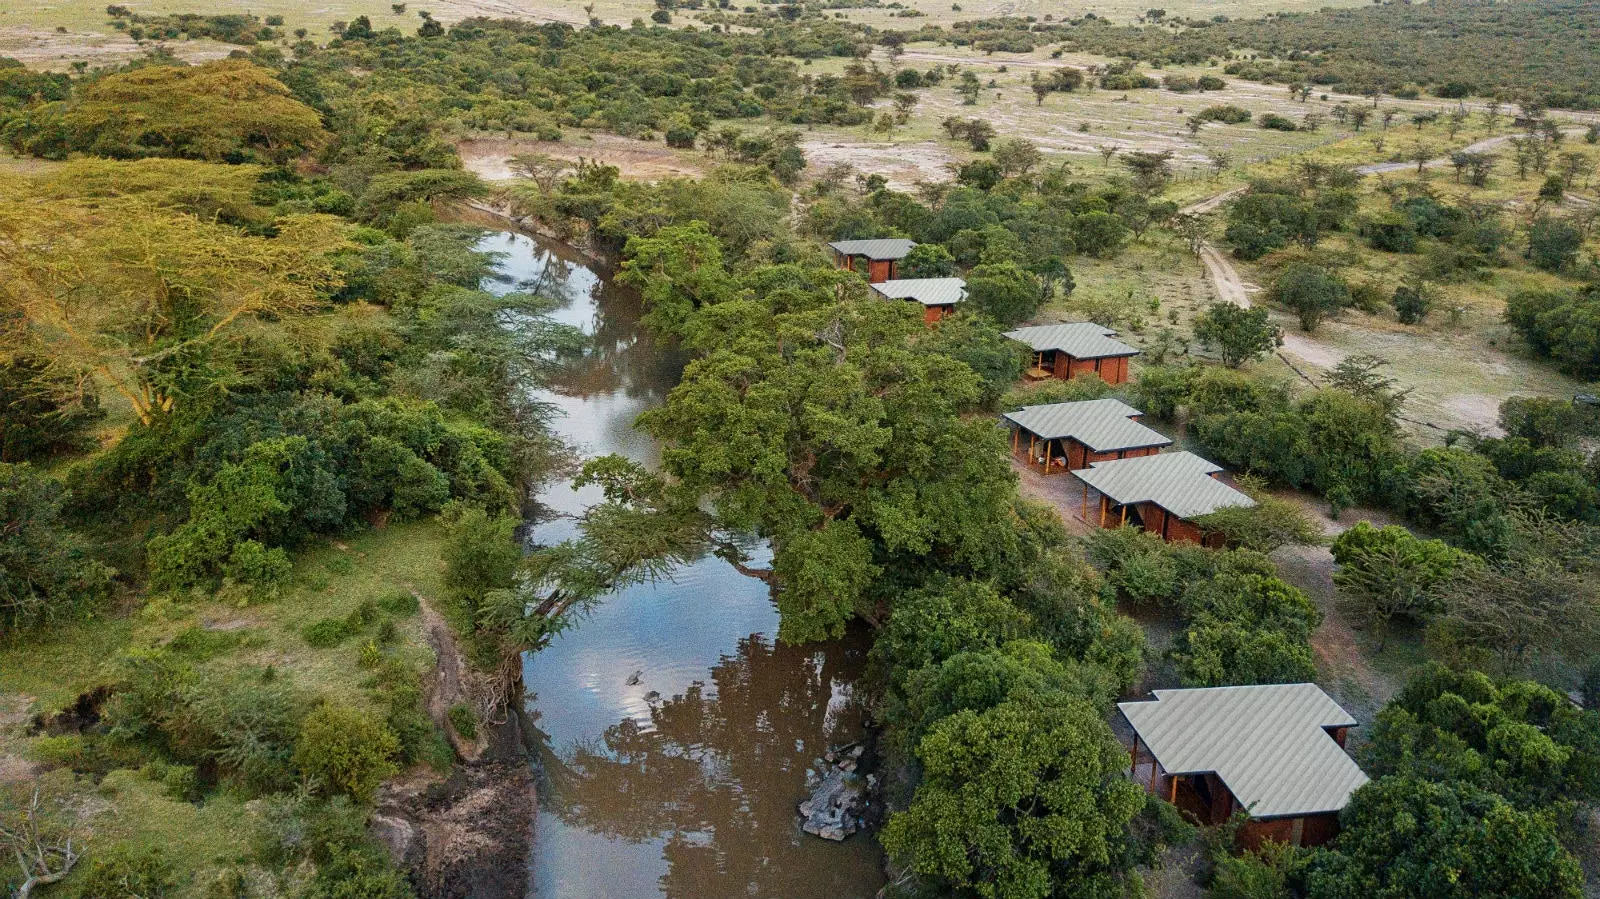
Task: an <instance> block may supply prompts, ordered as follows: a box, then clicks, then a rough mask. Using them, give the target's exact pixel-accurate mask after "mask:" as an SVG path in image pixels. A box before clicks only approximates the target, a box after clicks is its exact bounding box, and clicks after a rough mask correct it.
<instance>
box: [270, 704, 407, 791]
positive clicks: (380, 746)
mask: <svg viewBox="0 0 1600 899" xmlns="http://www.w3.org/2000/svg"><path fill="white" fill-rule="evenodd" d="M399 751H400V744H399V741H397V740H396V739H395V736H394V733H393V732H391V731H390V730H389V728H388V727H386V726H385V725H384V724H383V723H382V722H381V721H379V720H377V719H376V718H374V717H372V716H371V715H368V714H366V713H364V712H360V711H357V710H355V709H351V708H347V707H344V706H338V705H333V704H331V703H325V704H323V705H320V706H318V707H317V708H316V709H314V710H313V711H312V712H311V714H309V715H307V716H306V718H305V721H304V722H302V724H301V725H300V739H299V741H298V742H297V743H296V744H295V749H294V763H295V766H296V767H297V768H299V769H300V771H301V772H302V773H304V774H305V775H306V776H308V777H310V778H311V779H312V780H314V781H315V782H317V783H318V784H319V785H320V787H321V789H322V791H323V792H325V793H328V794H336V795H343V796H349V797H350V798H352V799H354V800H356V801H357V802H367V801H369V800H371V798H372V794H373V793H374V792H376V791H377V789H378V785H379V784H380V783H382V782H383V779H384V778H386V777H388V776H389V775H391V774H393V773H394V772H395V771H396V770H397V769H396V767H395V763H394V758H395V756H396V755H398V754H399Z"/></svg>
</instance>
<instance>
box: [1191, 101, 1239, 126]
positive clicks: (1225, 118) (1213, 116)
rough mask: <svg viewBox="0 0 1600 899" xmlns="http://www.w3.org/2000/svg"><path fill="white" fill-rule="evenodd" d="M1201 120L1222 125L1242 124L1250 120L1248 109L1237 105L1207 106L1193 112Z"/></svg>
mask: <svg viewBox="0 0 1600 899" xmlns="http://www.w3.org/2000/svg"><path fill="white" fill-rule="evenodd" d="M1195 116H1196V117H1197V118H1199V119H1200V121H1202V122H1221V123H1222V124H1224V125H1242V124H1244V123H1245V122H1248V121H1250V110H1248V109H1244V108H1242V107H1239V106H1231V105H1225V106H1207V107H1206V108H1205V109H1202V110H1200V111H1199V112H1198V113H1196V114H1195Z"/></svg>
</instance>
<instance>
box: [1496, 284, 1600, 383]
mask: <svg viewBox="0 0 1600 899" xmlns="http://www.w3.org/2000/svg"><path fill="white" fill-rule="evenodd" d="M1505 316H1506V321H1507V322H1509V323H1510V324H1511V326H1512V327H1513V328H1515V329H1516V331H1517V333H1518V334H1520V335H1522V338H1523V339H1524V340H1526V341H1527V342H1528V345H1529V346H1530V347H1532V349H1533V351H1534V352H1535V353H1537V354H1539V355H1541V356H1546V357H1548V358H1550V359H1551V360H1553V361H1554V362H1555V364H1556V366H1557V367H1558V368H1560V369H1561V370H1562V371H1565V372H1567V373H1569V374H1571V375H1574V376H1576V377H1579V378H1582V379H1584V380H1593V379H1595V378H1600V291H1596V290H1594V289H1592V288H1590V289H1585V290H1582V291H1578V292H1573V291H1546V290H1523V291H1518V292H1516V293H1514V294H1512V295H1511V296H1510V297H1508V298H1507V299H1506V312H1505Z"/></svg>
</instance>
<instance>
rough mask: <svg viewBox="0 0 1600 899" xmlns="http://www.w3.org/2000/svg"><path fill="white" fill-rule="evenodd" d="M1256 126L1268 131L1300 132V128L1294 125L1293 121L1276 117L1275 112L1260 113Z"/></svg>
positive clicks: (1284, 117)
mask: <svg viewBox="0 0 1600 899" xmlns="http://www.w3.org/2000/svg"><path fill="white" fill-rule="evenodd" d="M1256 125H1257V127H1260V128H1266V129H1268V130H1270V131H1299V130H1300V126H1299V125H1298V124H1296V123H1295V121H1294V119H1291V118H1288V117H1286V116H1281V115H1278V114H1277V113H1275V112H1267V113H1262V115H1261V117H1260V118H1259V119H1256Z"/></svg>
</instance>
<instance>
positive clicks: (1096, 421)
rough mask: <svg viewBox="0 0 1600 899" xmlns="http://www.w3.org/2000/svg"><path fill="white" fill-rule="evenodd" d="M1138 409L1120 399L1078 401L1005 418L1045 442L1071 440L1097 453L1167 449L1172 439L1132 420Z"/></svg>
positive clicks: (1023, 410)
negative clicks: (1157, 447) (1155, 447)
mask: <svg viewBox="0 0 1600 899" xmlns="http://www.w3.org/2000/svg"><path fill="white" fill-rule="evenodd" d="M1138 414H1140V413H1139V410H1138V409H1135V408H1133V407H1132V406H1130V405H1128V404H1127V403H1124V402H1122V401H1121V400H1113V399H1100V400H1081V401H1079V402H1075V403H1049V404H1047V405H1043V406H1024V407H1023V408H1021V409H1018V410H1017V411H1015V412H1007V413H1006V414H1005V418H1006V420H1008V421H1011V422H1014V423H1015V424H1017V425H1018V426H1019V427H1022V428H1024V429H1026V430H1027V431H1029V432H1031V433H1034V434H1037V435H1039V436H1040V437H1043V438H1044V439H1046V440H1057V439H1060V438H1070V439H1072V440H1076V441H1078V442H1079V443H1081V444H1083V445H1084V446H1087V447H1088V448H1089V449H1092V450H1094V451H1095V452H1097V453H1109V452H1113V451H1115V450H1125V449H1138V448H1140V447H1145V446H1169V445H1171V443H1172V438H1170V437H1168V436H1167V435H1165V434H1163V433H1161V432H1160V431H1157V430H1154V429H1153V428H1147V427H1145V426H1144V425H1142V424H1140V423H1138V422H1136V421H1134V420H1133V416H1135V415H1138Z"/></svg>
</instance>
